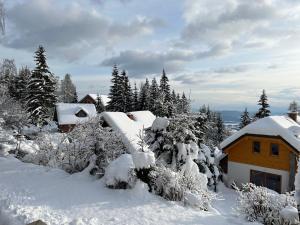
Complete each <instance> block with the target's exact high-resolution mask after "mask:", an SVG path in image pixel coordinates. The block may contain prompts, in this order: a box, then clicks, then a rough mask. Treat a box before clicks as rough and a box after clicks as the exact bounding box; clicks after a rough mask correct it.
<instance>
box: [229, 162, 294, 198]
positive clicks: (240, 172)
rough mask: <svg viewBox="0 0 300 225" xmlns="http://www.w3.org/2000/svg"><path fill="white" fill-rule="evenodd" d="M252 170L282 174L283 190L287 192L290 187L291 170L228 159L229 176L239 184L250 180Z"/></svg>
mask: <svg viewBox="0 0 300 225" xmlns="http://www.w3.org/2000/svg"><path fill="white" fill-rule="evenodd" d="M250 170H258V171H261V172H266V173H272V174H276V175H281V191H282V193H284V192H287V191H288V189H289V172H288V171H284V170H276V169H270V168H266V167H260V166H254V165H249V164H244V163H237V162H232V161H228V178H229V180H231V181H234V182H235V183H236V185H237V186H241V184H243V183H249V182H250Z"/></svg>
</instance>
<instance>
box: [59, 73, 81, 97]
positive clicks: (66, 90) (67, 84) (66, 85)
mask: <svg viewBox="0 0 300 225" xmlns="http://www.w3.org/2000/svg"><path fill="white" fill-rule="evenodd" d="M75 94H77V93H76V87H75V85H74V84H73V82H72V80H71V75H70V74H66V75H65V77H64V79H63V80H62V81H61V99H62V101H63V102H65V103H71V102H74V99H75V98H76V96H75Z"/></svg>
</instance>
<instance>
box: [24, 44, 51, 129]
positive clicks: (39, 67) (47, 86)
mask: <svg viewBox="0 0 300 225" xmlns="http://www.w3.org/2000/svg"><path fill="white" fill-rule="evenodd" d="M35 62H36V67H35V69H34V70H33V71H32V74H31V77H30V80H29V83H28V85H27V90H28V92H27V95H26V100H27V102H26V108H27V111H28V113H29V114H30V118H31V120H32V122H33V123H34V124H36V125H42V124H44V123H45V122H46V120H47V118H49V117H50V116H52V115H51V114H52V113H53V112H54V106H55V103H56V99H57V96H56V95H55V91H56V79H55V77H54V76H53V74H52V73H51V72H50V71H49V67H48V65H47V62H46V56H45V49H44V48H43V46H39V47H38V49H37V51H36V52H35Z"/></svg>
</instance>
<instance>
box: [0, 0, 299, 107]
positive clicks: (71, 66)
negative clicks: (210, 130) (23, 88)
mask: <svg viewBox="0 0 300 225" xmlns="http://www.w3.org/2000/svg"><path fill="white" fill-rule="evenodd" d="M4 5H5V9H6V34H5V35H0V52H1V59H4V58H9V59H15V62H16V64H17V66H18V67H20V66H24V65H28V66H29V67H30V68H31V69H33V68H34V61H33V55H34V51H35V50H36V49H37V47H38V45H39V44H42V45H43V46H44V47H45V48H46V53H47V57H48V65H49V67H50V71H51V72H53V73H54V74H55V75H57V76H59V77H60V78H63V76H64V75H65V74H66V73H70V74H71V75H72V79H73V81H74V83H75V84H76V87H77V90H78V94H79V96H82V95H84V94H87V93H90V92H94V93H97V92H98V93H100V94H107V93H108V91H109V87H110V78H111V70H112V66H113V64H114V63H116V64H118V66H119V67H120V69H125V70H126V71H127V72H128V75H129V77H130V79H131V81H132V82H137V83H140V82H141V81H143V80H144V79H145V78H146V77H148V78H149V79H151V78H153V77H157V78H158V77H159V76H160V75H161V72H162V70H163V68H165V70H166V73H167V75H168V77H169V79H170V83H171V85H172V87H173V88H174V89H175V90H176V91H177V92H179V93H181V92H183V91H184V92H185V93H186V95H187V96H188V95H189V93H191V99H192V108H193V109H197V108H199V107H200V106H201V105H203V104H206V105H210V106H212V108H213V109H215V110H239V111H242V110H243V109H244V108H245V107H247V108H248V109H249V110H251V111H253V110H254V111H255V110H256V109H257V101H258V99H259V96H260V95H261V91H262V89H265V90H266V93H267V96H268V98H269V104H270V106H271V110H273V111H284V110H286V109H287V108H288V105H289V103H290V102H291V101H293V100H297V99H299V98H300V85H298V84H300V79H299V77H298V74H299V72H300V68H299V66H297V61H298V58H299V56H300V52H299V50H298V49H299V47H300V46H299V45H300V44H299V42H298V37H299V34H300V32H299V31H300V27H299V25H298V24H299V22H300V17H299V15H300V3H299V2H295V1H284V0H278V1H271V0H263V1H251V2H245V1H240V0H234V1H232V0H230V1H229V0H228V1H222V2H220V1H217V0H215V1H208V0H207V1H196V0H185V1H180V2H177V1H176V2H175V3H174V1H172V0H166V1H164V2H160V1H158V0H154V1H151V2H146V3H145V2H140V1H137V0H115V1H109V2H106V1H101V0H89V1H84V0H74V1H72V2H69V1H66V0H64V1H57V0H42V1H39V0H29V1H24V0H15V1H4ZM158 5H159V6H160V7H157V6H158ZM212 12H213V13H212ZM297 47H298V48H297Z"/></svg>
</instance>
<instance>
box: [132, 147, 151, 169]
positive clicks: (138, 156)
mask: <svg viewBox="0 0 300 225" xmlns="http://www.w3.org/2000/svg"><path fill="white" fill-rule="evenodd" d="M132 159H133V162H134V165H135V167H136V168H137V169H143V168H150V167H151V166H153V165H154V164H155V156H154V153H153V152H152V151H150V150H148V151H147V152H133V153H132Z"/></svg>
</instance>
